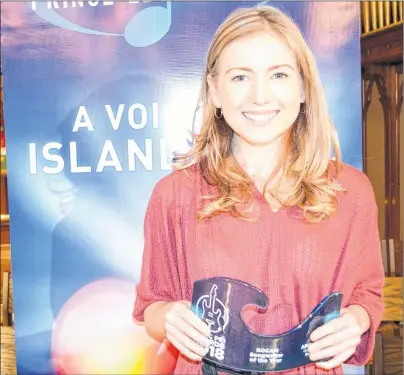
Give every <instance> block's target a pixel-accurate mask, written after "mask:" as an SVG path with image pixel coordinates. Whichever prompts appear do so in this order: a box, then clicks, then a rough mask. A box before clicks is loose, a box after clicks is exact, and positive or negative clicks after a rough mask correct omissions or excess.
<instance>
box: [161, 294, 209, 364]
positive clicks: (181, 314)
mask: <svg viewBox="0 0 404 375" xmlns="http://www.w3.org/2000/svg"><path fill="white" fill-rule="evenodd" d="M190 306H191V303H190V302H188V301H179V302H172V303H171V304H170V308H169V310H168V311H167V312H166V314H165V319H164V327H165V330H166V337H167V339H168V340H169V341H170V342H171V343H172V344H173V345H174V346H175V347H176V348H177V349H178V350H179V351H180V352H181V353H182V354H184V355H185V356H186V357H188V358H189V359H191V360H194V361H200V360H201V359H202V357H204V356H205V355H206V353H207V352H208V350H209V341H210V340H209V335H210V330H209V327H208V325H207V324H206V323H204V322H203V321H202V320H201V319H199V318H198V317H197V316H196V314H194V313H193V312H192V311H191V310H190Z"/></svg>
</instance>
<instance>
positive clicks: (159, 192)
mask: <svg viewBox="0 0 404 375" xmlns="http://www.w3.org/2000/svg"><path fill="white" fill-rule="evenodd" d="M202 183H204V181H203V178H202V174H201V172H200V169H199V167H198V166H196V165H193V166H191V167H188V168H186V169H182V170H173V171H172V172H170V173H169V174H167V175H166V176H164V177H162V178H161V179H160V180H158V181H157V183H156V185H155V186H154V188H153V191H152V196H151V199H156V200H159V201H160V203H165V204H167V205H171V204H173V203H180V202H182V203H184V202H185V201H188V200H190V199H192V197H193V196H195V194H196V193H197V192H198V191H199V190H200V184H202Z"/></svg>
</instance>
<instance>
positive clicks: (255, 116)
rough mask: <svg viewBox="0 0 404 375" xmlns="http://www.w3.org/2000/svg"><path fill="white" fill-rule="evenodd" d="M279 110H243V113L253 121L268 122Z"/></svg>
mask: <svg viewBox="0 0 404 375" xmlns="http://www.w3.org/2000/svg"><path fill="white" fill-rule="evenodd" d="M278 112H279V111H273V112H268V113H252V112H243V115H244V116H245V117H247V118H248V119H249V120H252V121H255V122H268V121H271V120H272V119H273V118H274V117H275V116H276V115H277V114H278Z"/></svg>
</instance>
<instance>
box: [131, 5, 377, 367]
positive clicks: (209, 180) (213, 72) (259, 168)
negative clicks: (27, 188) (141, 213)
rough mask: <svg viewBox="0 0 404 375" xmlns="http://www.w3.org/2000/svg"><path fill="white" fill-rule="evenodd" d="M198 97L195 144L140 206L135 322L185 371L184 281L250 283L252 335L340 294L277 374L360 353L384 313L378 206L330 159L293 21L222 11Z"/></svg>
mask: <svg viewBox="0 0 404 375" xmlns="http://www.w3.org/2000/svg"><path fill="white" fill-rule="evenodd" d="M201 99H202V103H203V111H204V112H203V125H202V129H201V131H200V134H199V135H198V136H197V137H196V140H195V143H194V146H193V147H192V149H191V150H190V152H189V153H187V154H186V155H182V156H179V157H177V159H176V164H175V169H176V171H174V172H173V173H171V174H170V175H169V176H167V177H165V178H163V179H162V180H161V181H159V182H158V183H157V185H156V187H155V189H154V191H153V193H152V197H151V200H150V202H149V206H148V209H147V213H146V218H145V249H144V255H143V266H142V275H141V280H140V283H139V284H138V286H137V298H136V303H135V309H134V318H135V319H136V320H139V321H145V324H146V327H147V329H148V331H149V332H150V334H151V335H152V336H153V337H154V338H156V339H160V340H164V339H168V340H169V341H170V342H171V343H172V344H173V345H174V346H176V347H177V348H178V350H179V351H180V352H181V353H182V355H181V356H180V357H179V359H178V364H177V368H176V373H178V374H196V373H200V372H201V363H200V362H199V361H200V360H201V358H202V357H203V356H204V355H205V354H206V352H207V347H208V343H209V340H208V336H209V329H208V327H207V326H206V325H205V324H204V323H203V322H202V321H201V320H199V319H198V318H197V317H196V315H194V314H193V313H192V312H191V310H190V300H191V296H192V285H193V281H195V280H197V279H203V278H207V277H212V276H225V277H232V278H236V279H241V280H243V281H246V282H248V283H250V284H252V285H255V286H256V287H258V288H260V289H261V290H263V291H264V292H265V293H266V294H267V296H268V297H269V301H270V307H269V309H268V311H267V312H266V313H265V314H259V313H255V312H253V311H250V312H246V313H245V314H244V318H245V320H246V322H247V324H248V325H249V326H250V327H251V328H252V329H253V330H255V331H256V332H258V333H260V334H279V333H283V332H285V331H287V330H289V329H290V328H292V327H294V326H296V325H298V324H299V323H300V322H301V321H302V320H303V319H304V318H306V317H307V316H308V315H309V314H310V312H311V311H312V309H313V308H314V307H315V306H316V305H317V304H318V302H319V301H320V300H321V299H323V298H324V297H325V296H326V295H327V294H329V293H331V292H333V291H340V292H342V293H343V308H344V309H343V310H342V313H341V317H340V318H338V319H336V320H333V321H331V322H328V323H327V324H325V325H324V326H322V327H320V328H318V329H317V330H315V331H314V332H313V333H312V335H311V339H312V341H313V344H311V347H310V349H309V352H310V358H311V359H312V360H313V361H314V362H315V363H314V364H311V365H309V366H305V367H302V368H299V369H296V370H293V371H291V372H290V373H293V374H341V373H342V369H341V364H342V363H344V362H345V363H351V364H357V365H361V364H364V363H366V361H367V360H368V359H369V357H370V355H371V352H372V349H373V344H374V334H375V329H376V328H377V326H378V325H379V322H380V319H381V315H382V310H383V304H382V299H381V292H382V286H383V267H382V262H381V256H380V252H379V236H378V229H377V207H376V204H375V199H374V195H373V191H372V188H371V185H370V183H369V181H368V179H367V178H366V176H365V175H364V174H362V173H361V172H360V171H358V170H355V169H354V168H352V167H350V166H348V165H342V163H341V161H340V151H339V146H338V141H337V137H336V134H335V130H334V127H333V125H332V123H331V121H330V118H329V115H328V113H327V108H326V103H325V100H324V95H323V92H322V88H321V83H320V80H319V75H318V73H317V71H316V66H315V61H314V59H313V56H312V54H311V52H310V51H309V49H308V47H307V45H306V43H305V41H304V39H303V37H302V35H301V33H300V31H299V29H298V28H297V26H296V25H295V24H294V23H293V22H292V21H291V20H290V19H289V18H288V17H287V16H286V15H284V14H283V13H282V12H280V11H279V10H276V9H274V8H271V7H263V8H257V9H242V10H238V11H236V12H234V13H233V14H231V15H230V16H229V17H228V18H227V19H226V20H225V22H224V23H223V24H222V25H221V27H220V28H219V29H218V30H217V32H216V34H215V36H214V37H213V40H212V44H211V46H210V49H209V52H208V56H207V64H206V70H205V72H204V80H203V88H202V98H201ZM331 155H334V157H333V158H332V157H331ZM333 159H334V160H333ZM330 357H331V359H329V358H330ZM326 358H328V360H324V359H326Z"/></svg>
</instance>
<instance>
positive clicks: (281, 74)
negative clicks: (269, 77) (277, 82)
mask: <svg viewBox="0 0 404 375" xmlns="http://www.w3.org/2000/svg"><path fill="white" fill-rule="evenodd" d="M273 77H274V78H277V79H279V78H287V77H288V75H287V74H285V73H275V74H274V75H273Z"/></svg>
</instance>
